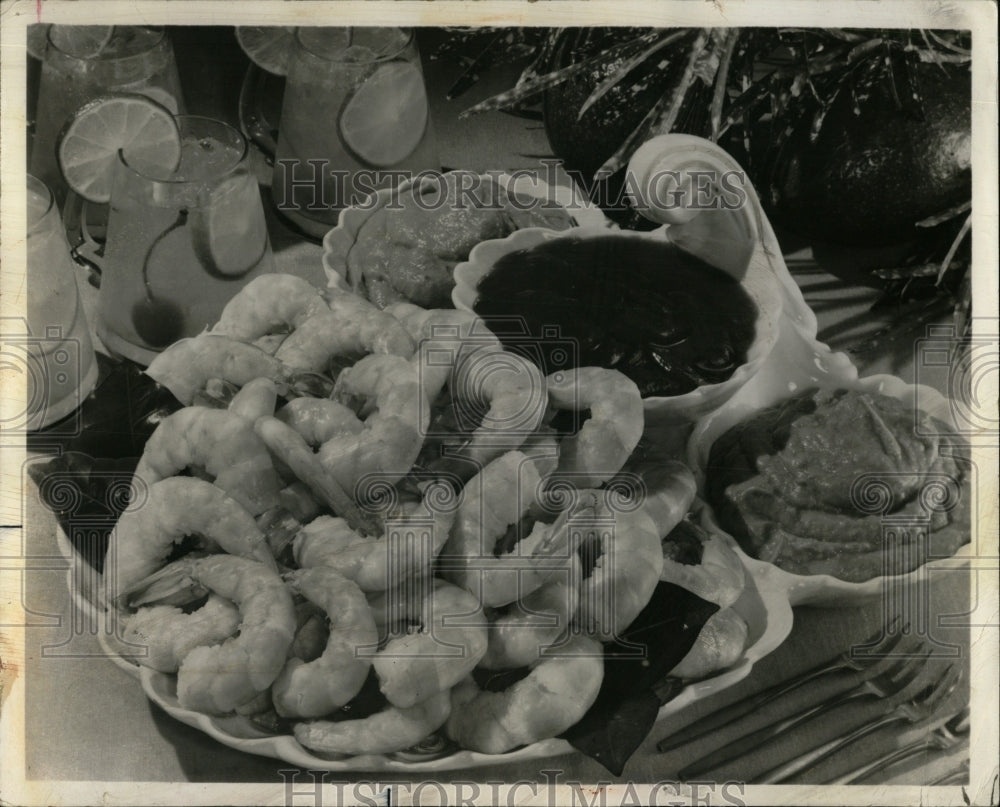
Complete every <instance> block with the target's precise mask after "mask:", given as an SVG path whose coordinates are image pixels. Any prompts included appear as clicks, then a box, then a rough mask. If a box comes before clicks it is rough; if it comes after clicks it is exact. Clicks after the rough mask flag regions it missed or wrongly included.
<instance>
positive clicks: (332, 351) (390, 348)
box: [275, 292, 414, 373]
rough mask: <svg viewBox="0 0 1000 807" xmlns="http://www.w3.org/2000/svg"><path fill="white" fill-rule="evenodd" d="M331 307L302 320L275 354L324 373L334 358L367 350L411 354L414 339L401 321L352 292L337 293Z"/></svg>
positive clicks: (289, 364)
mask: <svg viewBox="0 0 1000 807" xmlns="http://www.w3.org/2000/svg"><path fill="white" fill-rule="evenodd" d="M329 308H330V310H329V311H322V312H320V313H318V314H314V315H313V316H311V317H309V318H308V319H307V320H305V321H304V322H302V323H301V324H300V325H299V327H298V328H296V329H295V330H294V331H293V332H292V333H291V334H289V336H288V338H287V339H286V340H285V341H284V342H282V343H281V347H279V348H278V351H277V353H275V358H277V359H278V360H279V361H281V362H282V363H283V364H284V365H285V366H287V367H290V368H292V369H293V370H306V371H310V372H314V373H323V372H325V371H326V370H327V367H328V366H329V364H330V361H331V359H334V358H336V357H351V356H358V355H364V354H367V353H375V354H388V355H395V356H402V357H404V358H409V357H410V356H412V355H413V350H414V345H413V340H412V339H411V338H410V336H409V334H407V333H406V329H405V328H403V326H402V325H401V324H400V323H399V321H398V320H397V319H396V318H395V317H393V316H392V315H390V314H386V313H385V312H384V311H381V310H379V309H378V308H376V307H375V306H373V305H372V304H371V303H369V302H368V301H367V300H363V299H362V298H361V297H358V296H357V295H354V294H351V293H349V292H340V293H337V294H335V295H334V296H333V297H332V298H331V300H330V302H329Z"/></svg>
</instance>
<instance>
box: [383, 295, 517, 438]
mask: <svg viewBox="0 0 1000 807" xmlns="http://www.w3.org/2000/svg"><path fill="white" fill-rule="evenodd" d="M385 310H386V312H387V313H390V314H392V315H393V316H394V317H396V318H397V319H398V320H399V321H400V322H401V323H402V325H403V327H404V328H405V329H406V332H407V333H408V334H409V335H410V338H412V339H413V342H414V344H415V345H416V346H417V351H416V353H415V354H414V355H413V359H412V361H413V362H415V363H416V364H417V365H418V370H419V375H420V385H421V388H422V389H423V392H424V395H425V396H426V398H427V400H428V401H430V402H433V401H434V400H435V399H436V398H437V396H438V394H439V393H440V392H441V390H442V389H443V388H444V386H445V384H446V383H447V382H448V381H449V379H450V378H451V375H452V372H453V371H454V369H455V365H456V363H458V362H459V361H460V360H463V359H467V358H468V356H470V355H471V354H472V353H473V352H475V351H476V350H478V349H480V348H482V347H497V346H499V344H500V340H499V339H497V337H496V336H495V335H494V334H493V333H492V332H491V331H490V330H489V329H488V328H487V327H486V325H485V323H483V321H482V319H480V318H479V317H477V316H476V315H475V314H471V313H469V312H468V311H461V310H458V309H447V308H434V309H424V308H420V307H419V306H416V305H413V304H412V303H394V304H393V305H390V306H388V307H387V308H386V309H385ZM512 448H516V446H512Z"/></svg>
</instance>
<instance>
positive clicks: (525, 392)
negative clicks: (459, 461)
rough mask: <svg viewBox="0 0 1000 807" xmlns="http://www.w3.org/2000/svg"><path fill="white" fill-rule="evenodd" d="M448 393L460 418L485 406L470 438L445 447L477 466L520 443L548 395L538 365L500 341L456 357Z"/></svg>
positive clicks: (539, 420)
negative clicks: (450, 391)
mask: <svg viewBox="0 0 1000 807" xmlns="http://www.w3.org/2000/svg"><path fill="white" fill-rule="evenodd" d="M452 398H453V401H454V406H456V407H458V409H457V417H458V419H459V421H460V422H461V421H462V420H466V419H467V420H474V419H475V414H476V412H477V411H478V410H480V409H482V408H484V407H487V405H488V408H487V411H486V413H485V415H483V417H482V420H481V422H480V423H479V425H478V426H477V427H476V428H475V429H474V430H473V431H472V434H471V435H470V436H469V438H468V440H467V441H466V442H464V443H463V444H462V445H461V446H460V447H458V448H457V450H454V449H452V450H450V451H449V453H450V454H452V455H454V456H459V457H464V458H467V459H469V460H471V461H473V462H474V463H477V464H479V465H485V464H486V463H488V462H489V461H490V460H493V459H495V458H496V457H498V456H500V455H501V454H503V453H504V452H506V451H511V450H513V449H516V448H518V447H519V446H520V445H521V444H522V443H523V442H524V441H525V439H526V438H527V437H528V435H530V434H532V433H533V432H535V430H536V429H537V428H538V427H539V426H540V425H541V423H542V419H543V418H544V417H545V411H546V404H547V400H548V399H547V394H546V385H545V378H544V377H543V376H542V372H541V370H539V369H538V367H536V366H535V365H534V364H533V363H532V362H530V361H529V360H528V359H526V358H524V357H523V356H519V355H518V354H516V353H511V352H509V351H506V350H504V349H503V348H502V347H501V346H500V345H485V346H481V347H479V348H477V349H476V350H474V351H472V352H470V353H468V354H467V355H463V356H462V357H461V358H460V359H459V360H458V361H457V363H456V365H455V371H454V375H453V381H452ZM463 410H464V411H463Z"/></svg>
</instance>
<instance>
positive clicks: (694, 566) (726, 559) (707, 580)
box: [660, 521, 746, 608]
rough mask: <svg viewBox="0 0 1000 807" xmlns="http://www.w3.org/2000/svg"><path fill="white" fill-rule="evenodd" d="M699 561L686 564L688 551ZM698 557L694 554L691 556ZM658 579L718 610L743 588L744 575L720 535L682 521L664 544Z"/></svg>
mask: <svg viewBox="0 0 1000 807" xmlns="http://www.w3.org/2000/svg"><path fill="white" fill-rule="evenodd" d="M692 547H693V548H694V551H695V552H697V553H700V555H701V560H700V561H698V562H693V563H685V562H684V555H685V554H687V552H688V551H689V549H690V548H692ZM694 557H697V555H694ZM660 579H661V580H664V581H666V582H668V583H675V584H676V585H678V586H680V587H681V588H684V589H686V590H688V591H690V592H691V593H692V594H697V595H698V596H699V597H701V598H702V599H703V600H706V601H707V602H714V603H716V604H717V605H718V606H719V607H720V608H728V607H729V606H730V605H732V604H733V603H734V602H736V601H737V600H738V599H739V598H740V595H741V594H742V593H743V589H744V587H745V586H746V573H745V571H744V569H743V564H742V563H741V562H740V558H739V556H738V555H737V554H736V553H735V552H734V551H733V549H732V547H731V546H729V544H728V543H727V542H726V539H725V538H723V537H722V536H721V535H720V534H719V533H717V532H714V531H708V530H704V529H702V528H701V527H699V526H697V525H696V524H693V523H691V522H690V521H683V522H681V523H680V524H678V525H677V527H675V528H674V529H673V530H672V531H671V532H670V534H669V535H667V537H666V539H665V540H664V541H663V571H662V572H660Z"/></svg>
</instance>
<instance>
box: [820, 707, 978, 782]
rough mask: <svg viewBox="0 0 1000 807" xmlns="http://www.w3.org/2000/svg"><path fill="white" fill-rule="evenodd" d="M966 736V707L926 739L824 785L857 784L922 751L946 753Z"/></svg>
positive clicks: (967, 715) (967, 712)
mask: <svg viewBox="0 0 1000 807" xmlns="http://www.w3.org/2000/svg"><path fill="white" fill-rule="evenodd" d="M968 734H969V709H968V707H966V708H965V709H962V710H961V711H960V712H958V713H957V714H955V715H954V716H953V717H952V718H951V719H950V720H949V721H948V722H947V723H945V724H944V725H943V726H939V727H938V728H936V729H935V730H934V731H932V732H931V733H930V734H928V735H927V736H926V737H921V738H920V739H919V740H914V741H913V742H912V743H910V744H909V745H904V746H903V747H902V748H897V749H896V750H894V751H890V752H889V753H887V754H885V755H884V756H881V757H879V758H878V759H876V760H873V761H872V762H869V763H867V764H865V765H862V766H861V767H860V768H858V769H856V770H853V771H851V772H850V773H848V774H844V775H843V776H841V777H838V778H837V779H832V780H831V781H829V782H827V783H826V784H831V785H850V784H853V783H854V782H857V781H858V780H859V779H864V778H865V777H866V776H870V775H871V774H873V773H876V772H877V771H882V770H885V769H886V768H888V767H889V766H891V765H895V764H896V763H897V762H902V761H903V760H904V759H909V758H910V757H913V756H916V755H917V754H921V753H923V752H924V751H933V750H940V751H947V750H948V749H949V748H953V747H955V746H956V745H958V744H959V743H960V742H962V741H963V740H965V738H966V737H967V736H968Z"/></svg>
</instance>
